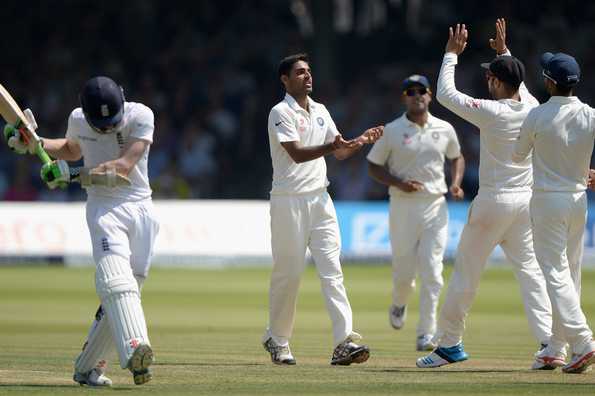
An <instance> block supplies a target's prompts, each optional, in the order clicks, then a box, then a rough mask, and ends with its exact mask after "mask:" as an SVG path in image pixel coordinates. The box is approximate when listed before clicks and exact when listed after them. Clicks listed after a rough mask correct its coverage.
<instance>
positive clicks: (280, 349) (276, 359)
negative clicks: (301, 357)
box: [262, 337, 295, 366]
mask: <svg viewBox="0 0 595 396" xmlns="http://www.w3.org/2000/svg"><path fill="white" fill-rule="evenodd" d="M262 346H263V347H264V349H265V350H266V351H267V352H268V353H270V354H271V361H272V362H273V363H275V364H285V365H288V366H293V365H295V358H294V357H293V355H292V354H291V350H290V349H289V345H283V346H282V345H278V344H277V343H276V342H275V341H274V340H273V338H272V337H269V338H267V339H266V341H264V342H263V343H262Z"/></svg>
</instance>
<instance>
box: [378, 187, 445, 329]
mask: <svg viewBox="0 0 595 396" xmlns="http://www.w3.org/2000/svg"><path fill="white" fill-rule="evenodd" d="M389 218H390V241H391V247H392V254H393V260H392V266H393V268H392V269H393V296H392V299H393V304H394V305H396V306H399V307H402V306H404V305H407V303H408V301H409V297H410V295H411V292H412V291H413V289H414V288H415V277H416V275H417V274H419V277H420V281H421V282H420V283H421V285H420V286H421V287H420V291H419V322H418V324H417V335H422V334H430V335H433V334H434V333H435V331H436V308H437V307H438V299H439V297H440V290H442V285H443V280H442V267H443V266H442V259H443V257H444V250H445V249H446V239H447V232H448V208H447V205H446V199H444V197H443V196H434V197H415V198H414V197H407V196H403V195H396V196H394V195H393V196H391V198H390V216H389Z"/></svg>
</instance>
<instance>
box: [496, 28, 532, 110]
mask: <svg viewBox="0 0 595 396" xmlns="http://www.w3.org/2000/svg"><path fill="white" fill-rule="evenodd" d="M490 47H492V49H493V50H494V51H496V55H498V56H512V54H511V52H510V50H509V49H508V46H507V45H506V20H505V19H504V18H498V19H497V20H496V36H495V37H494V38H491V39H490ZM519 95H520V97H521V102H523V103H528V104H530V105H533V106H539V101H538V100H537V99H536V98H535V97H534V96H533V95H532V94H531V92H529V90H528V89H527V86H526V85H525V82H521V85H520V87H519Z"/></svg>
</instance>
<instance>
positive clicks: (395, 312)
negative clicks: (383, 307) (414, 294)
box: [388, 305, 407, 330]
mask: <svg viewBox="0 0 595 396" xmlns="http://www.w3.org/2000/svg"><path fill="white" fill-rule="evenodd" d="M405 319H407V305H403V306H402V307H397V306H396V305H391V306H390V308H389V309H388V320H389V322H390V325H391V326H392V327H393V329H395V330H399V329H401V328H402V327H403V326H404V325H405Z"/></svg>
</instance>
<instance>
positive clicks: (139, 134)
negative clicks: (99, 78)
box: [66, 102, 154, 201]
mask: <svg viewBox="0 0 595 396" xmlns="http://www.w3.org/2000/svg"><path fill="white" fill-rule="evenodd" d="M153 130H154V117H153V112H152V111H151V109H149V108H148V107H147V106H145V105H143V104H141V103H134V102H125V103H124V117H123V119H122V126H121V127H120V128H119V129H118V131H116V132H113V133H108V134H100V133H97V132H96V131H95V130H93V129H92V128H91V127H90V126H89V124H88V123H87V121H86V120H85V116H84V114H83V111H82V109H81V108H80V107H78V108H76V109H74V110H73V111H72V113H70V117H69V118H68V130H67V131H66V138H67V139H72V140H75V141H76V142H77V143H78V144H79V146H80V147H81V151H82V154H83V158H84V164H85V167H89V168H94V167H96V166H97V165H99V164H101V163H103V162H106V161H111V160H115V159H117V158H120V156H121V154H122V148H123V147H124V145H125V144H126V142H127V141H128V139H129V138H138V139H142V140H146V141H148V142H150V143H152V142H153ZM149 147H150V146H147V149H146V151H145V153H144V154H143V155H142V157H141V158H140V159H139V161H138V162H137V163H136V165H135V166H134V168H133V169H132V171H131V172H130V173H129V174H128V177H129V178H130V181H131V182H132V185H131V186H122V187H117V188H108V187H102V186H89V187H87V196H88V198H101V197H104V198H118V199H124V200H129V201H139V200H143V199H146V198H150V197H151V192H152V191H151V187H150V186H149V176H148V169H147V162H148V159H149Z"/></svg>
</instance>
